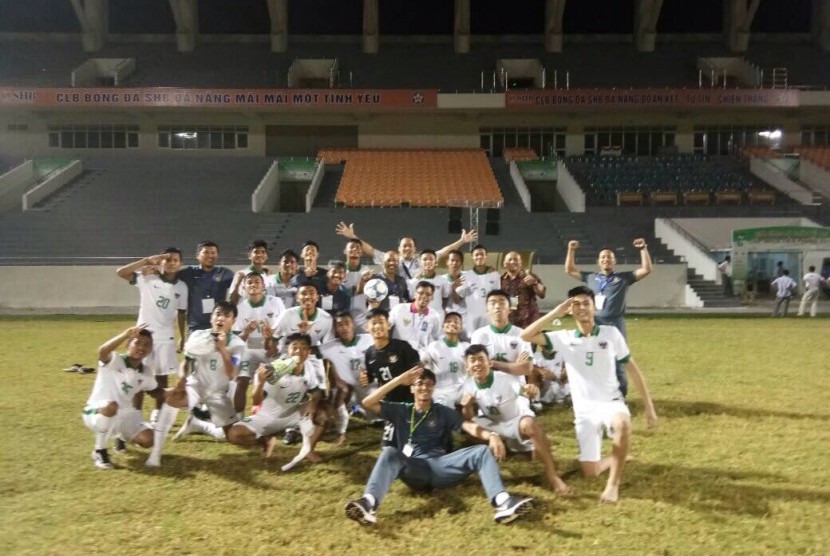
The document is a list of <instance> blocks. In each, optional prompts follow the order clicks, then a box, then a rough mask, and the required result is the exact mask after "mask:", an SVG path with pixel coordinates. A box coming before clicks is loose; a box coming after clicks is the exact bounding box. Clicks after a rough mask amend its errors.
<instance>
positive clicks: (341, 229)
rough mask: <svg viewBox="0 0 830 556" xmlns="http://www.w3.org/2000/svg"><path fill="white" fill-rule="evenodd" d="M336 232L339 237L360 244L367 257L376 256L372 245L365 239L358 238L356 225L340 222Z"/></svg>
mask: <svg viewBox="0 0 830 556" xmlns="http://www.w3.org/2000/svg"><path fill="white" fill-rule="evenodd" d="M334 231H335V233H336V234H337V235H339V236H343V237H345V238H346V239H356V240H358V241H359V242H360V247H361V249H363V254H364V255H366V256H367V257H374V256H375V248H374V247H372V245H371V244H370V243H369V242H368V241H366V240H363V239H360V238H359V237H357V233H356V232H355V231H354V224H346V223H345V222H340V223H339V224H337V226H335V227H334Z"/></svg>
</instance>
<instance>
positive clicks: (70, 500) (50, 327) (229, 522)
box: [0, 316, 830, 555]
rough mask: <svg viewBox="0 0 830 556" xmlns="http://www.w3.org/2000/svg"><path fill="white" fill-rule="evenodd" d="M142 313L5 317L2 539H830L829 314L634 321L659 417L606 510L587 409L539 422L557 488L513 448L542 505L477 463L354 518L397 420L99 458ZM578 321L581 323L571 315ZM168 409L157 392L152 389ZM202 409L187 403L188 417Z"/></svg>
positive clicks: (114, 543)
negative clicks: (506, 501)
mask: <svg viewBox="0 0 830 556" xmlns="http://www.w3.org/2000/svg"><path fill="white" fill-rule="evenodd" d="M131 322H132V319H126V318H118V317H98V318H95V317H78V318H70V317H43V318H24V317H20V318H12V317H4V318H2V319H0V337H2V338H3V344H4V349H3V351H2V353H0V373H2V379H3V380H2V383H3V394H2V396H0V416H2V418H3V422H4V423H5V427H4V430H3V434H2V450H0V458H2V477H1V478H0V522H1V523H2V525H0V528H1V529H0V531H1V532H0V554H4V555H6V554H8V555H18V554H37V555H40V554H59V555H72V554H196V555H200V554H212V555H221V554H246V555H255V554H263V555H264V554H269V555H270V554H315V553H316V554H395V555H403V554H419V555H426V554H450V553H456V554H462V553H476V554H663V555H667V554H703V555H710V554H752V555H756V554H775V555H778V554H826V553H827V551H828V546H830V432H828V430H830V396H828V384H829V381H830V357H828V350H827V345H828V341H827V324H828V320H827V319H806V318H805V319H798V320H797V319H795V318H790V319H771V318H769V317H755V318H673V317H656V316H655V317H644V316H640V317H639V318H630V319H629V336H630V338H631V348H632V353H633V354H634V356H635V357H636V358H637V360H638V361H639V362H640V364H641V366H642V368H643V370H644V372H645V373H646V376H647V378H648V380H649V383H650V387H651V392H652V395H653V397H654V399H655V405H656V408H657V413H658V415H659V417H660V423H659V426H658V428H656V429H654V430H650V431H647V430H645V424H644V420H643V417H642V413H641V410H640V409H641V408H640V405H639V404H638V400H637V396H636V395H634V396H632V409H633V412H634V427H635V432H634V439H633V451H634V454H635V456H636V460H635V461H633V462H631V463H630V464H629V465H628V466H627V468H626V472H625V476H624V478H623V485H622V488H621V497H622V499H621V501H620V503H618V504H617V505H615V506H608V505H600V504H598V503H597V498H598V496H599V494H600V492H601V491H602V487H603V485H604V477H603V478H601V479H596V480H585V479H582V478H580V477H579V476H578V475H577V474H576V473H575V471H576V469H577V467H578V466H577V462H576V461H575V457H576V453H577V451H576V443H575V441H574V438H573V430H572V425H571V416H570V414H569V412H568V411H567V410H564V409H548V410H547V411H546V412H544V413H543V414H542V415H541V416H540V421H541V423H542V424H543V426H544V428H545V430H546V431H547V434H548V436H549V438H550V439H551V442H552V444H553V446H554V454H555V457H556V458H557V460H558V462H559V465H560V467H561V468H562V469H563V470H564V471H565V473H566V474H567V477H566V480H567V481H568V482H569V483H570V484H571V485H572V486H573V487H574V488H575V490H576V495H575V496H574V497H573V498H569V499H563V498H559V497H557V496H555V495H554V494H553V493H552V492H550V491H547V490H545V489H544V488H543V486H542V485H543V483H542V479H541V471H540V469H539V467H538V466H537V464H536V462H532V461H527V460H524V459H522V458H519V457H513V458H509V459H508V460H507V461H506V462H505V463H504V464H503V465H502V471H503V475H504V478H505V482H506V484H507V485H508V488H509V489H511V490H513V491H516V492H519V493H522V494H527V495H532V496H534V497H536V499H537V501H538V506H537V511H536V512H535V513H534V514H533V515H531V516H530V517H529V518H528V519H526V520H524V521H520V522H516V523H515V524H513V525H510V526H499V525H496V524H494V523H493V520H492V511H491V508H490V506H489V504H488V502H487V500H485V498H484V496H483V491H482V489H481V487H480V485H479V483H478V481H477V479H475V478H471V479H470V480H469V481H468V482H467V483H465V484H464V485H462V486H460V487H457V488H454V489H449V490H445V491H438V492H437V493H435V494H433V495H431V496H427V495H414V494H412V493H410V492H409V491H408V490H407V488H406V487H405V486H404V485H403V484H400V483H398V484H396V485H395V486H394V487H393V488H392V490H391V492H390V494H389V496H388V497H387V498H386V500H384V503H383V505H382V506H381V507H380V510H379V512H378V517H379V524H378V525H377V526H376V527H374V528H363V527H360V526H359V525H358V524H356V523H354V522H352V521H350V520H347V519H346V518H345V517H344V515H343V504H344V503H345V502H346V500H347V499H348V498H350V497H355V496H357V495H359V494H360V493H361V491H362V486H363V484H364V482H365V480H366V479H367V477H368V475H369V472H370V470H371V467H372V464H373V462H374V458H375V456H376V454H377V438H378V435H379V431H378V430H377V429H372V428H368V427H366V426H365V425H364V424H363V422H362V421H359V420H353V421H352V429H351V431H350V433H349V441H348V445H347V446H346V447H341V448H335V447H334V446H333V445H332V444H330V443H326V442H324V443H322V444H321V445H320V452H321V453H322V454H323V455H324V456H325V457H326V461H325V462H323V463H321V464H317V465H314V466H311V465H308V464H302V465H300V466H298V467H297V468H295V469H293V470H292V471H290V472H288V473H282V472H280V471H279V466H280V465H281V464H282V463H285V462H286V461H287V460H288V459H290V458H291V457H292V456H293V455H294V453H295V450H296V448H286V447H283V446H282V445H280V446H279V447H278V448H277V450H276V454H275V458H274V459H272V460H267V461H265V460H263V459H262V458H261V457H260V455H259V453H258V452H255V451H246V450H243V449H240V448H238V447H235V446H232V445H228V444H224V443H219V442H216V441H214V440H212V439H209V438H208V437H205V436H195V435H193V436H189V437H187V438H186V439H184V440H183V441H181V442H178V443H170V442H169V441H168V444H167V445H166V451H165V456H164V460H163V462H164V463H163V467H162V468H161V469H157V470H147V469H145V468H144V467H143V462H144V459H145V455H146V453H145V451H143V450H141V449H138V448H133V447H131V448H130V450H129V451H128V453H127V454H126V455H120V456H119V455H114V456H113V460H114V463H116V465H117V469H114V470H112V471H101V470H98V469H95V468H94V467H93V466H92V464H91V461H90V458H89V452H90V451H91V449H92V434H91V433H90V432H89V431H88V430H87V429H86V428H85V427H84V426H83V424H82V422H81V419H80V410H81V409H82V407H83V404H84V402H85V401H86V398H87V396H88V394H89V390H90V388H91V386H92V382H93V380H94V375H79V374H74V373H72V374H70V373H63V372H61V370H60V369H62V368H63V367H65V366H68V365H69V364H71V363H74V362H84V363H86V364H88V365H93V364H94V361H95V353H96V348H97V346H98V345H99V344H100V343H101V342H103V341H104V340H105V339H107V338H109V337H110V336H112V335H114V334H115V333H117V332H118V331H120V330H122V329H123V328H125V327H126V326H128V325H129V324H130V323H131ZM566 324H567V323H566ZM148 405H149V404H148ZM182 420H183V416H181V415H180V416H179V422H181V421H182Z"/></svg>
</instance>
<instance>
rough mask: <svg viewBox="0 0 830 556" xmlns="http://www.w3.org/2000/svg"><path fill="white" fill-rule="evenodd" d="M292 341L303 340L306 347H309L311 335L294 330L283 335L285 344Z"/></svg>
mask: <svg viewBox="0 0 830 556" xmlns="http://www.w3.org/2000/svg"><path fill="white" fill-rule="evenodd" d="M292 342H303V343H304V344H305V345H307V346H308V347H311V336H309V335H308V334H303V333H302V332H294V333H293V334H289V335H288V336H286V337H285V345H286V346H287V345H290V344H291V343H292Z"/></svg>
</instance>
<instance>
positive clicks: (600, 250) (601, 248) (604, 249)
mask: <svg viewBox="0 0 830 556" xmlns="http://www.w3.org/2000/svg"><path fill="white" fill-rule="evenodd" d="M603 251H611V252H612V253H613V254H614V255H615V256H616V254H617V252H616V251H615V250H614V248H613V247H600V248H599V251H597V253H602V252H603Z"/></svg>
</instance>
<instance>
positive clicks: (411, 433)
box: [409, 404, 432, 442]
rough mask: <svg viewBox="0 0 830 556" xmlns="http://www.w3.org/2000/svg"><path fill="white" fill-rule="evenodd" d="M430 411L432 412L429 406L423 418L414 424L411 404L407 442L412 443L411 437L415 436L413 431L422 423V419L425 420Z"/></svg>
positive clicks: (413, 406) (413, 411) (413, 408)
mask: <svg viewBox="0 0 830 556" xmlns="http://www.w3.org/2000/svg"><path fill="white" fill-rule="evenodd" d="M430 411H432V405H430V406H429V409H427V412H426V413H424V416H423V417H421V419H420V420H419V421H418V422H417V423H415V422H414V421H415V404H412V414H411V415H410V416H409V442H412V435H413V434H415V429H417V428H418V425H420V424H421V423H423V422H424V419H426V418H427V415H429V412H430Z"/></svg>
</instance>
